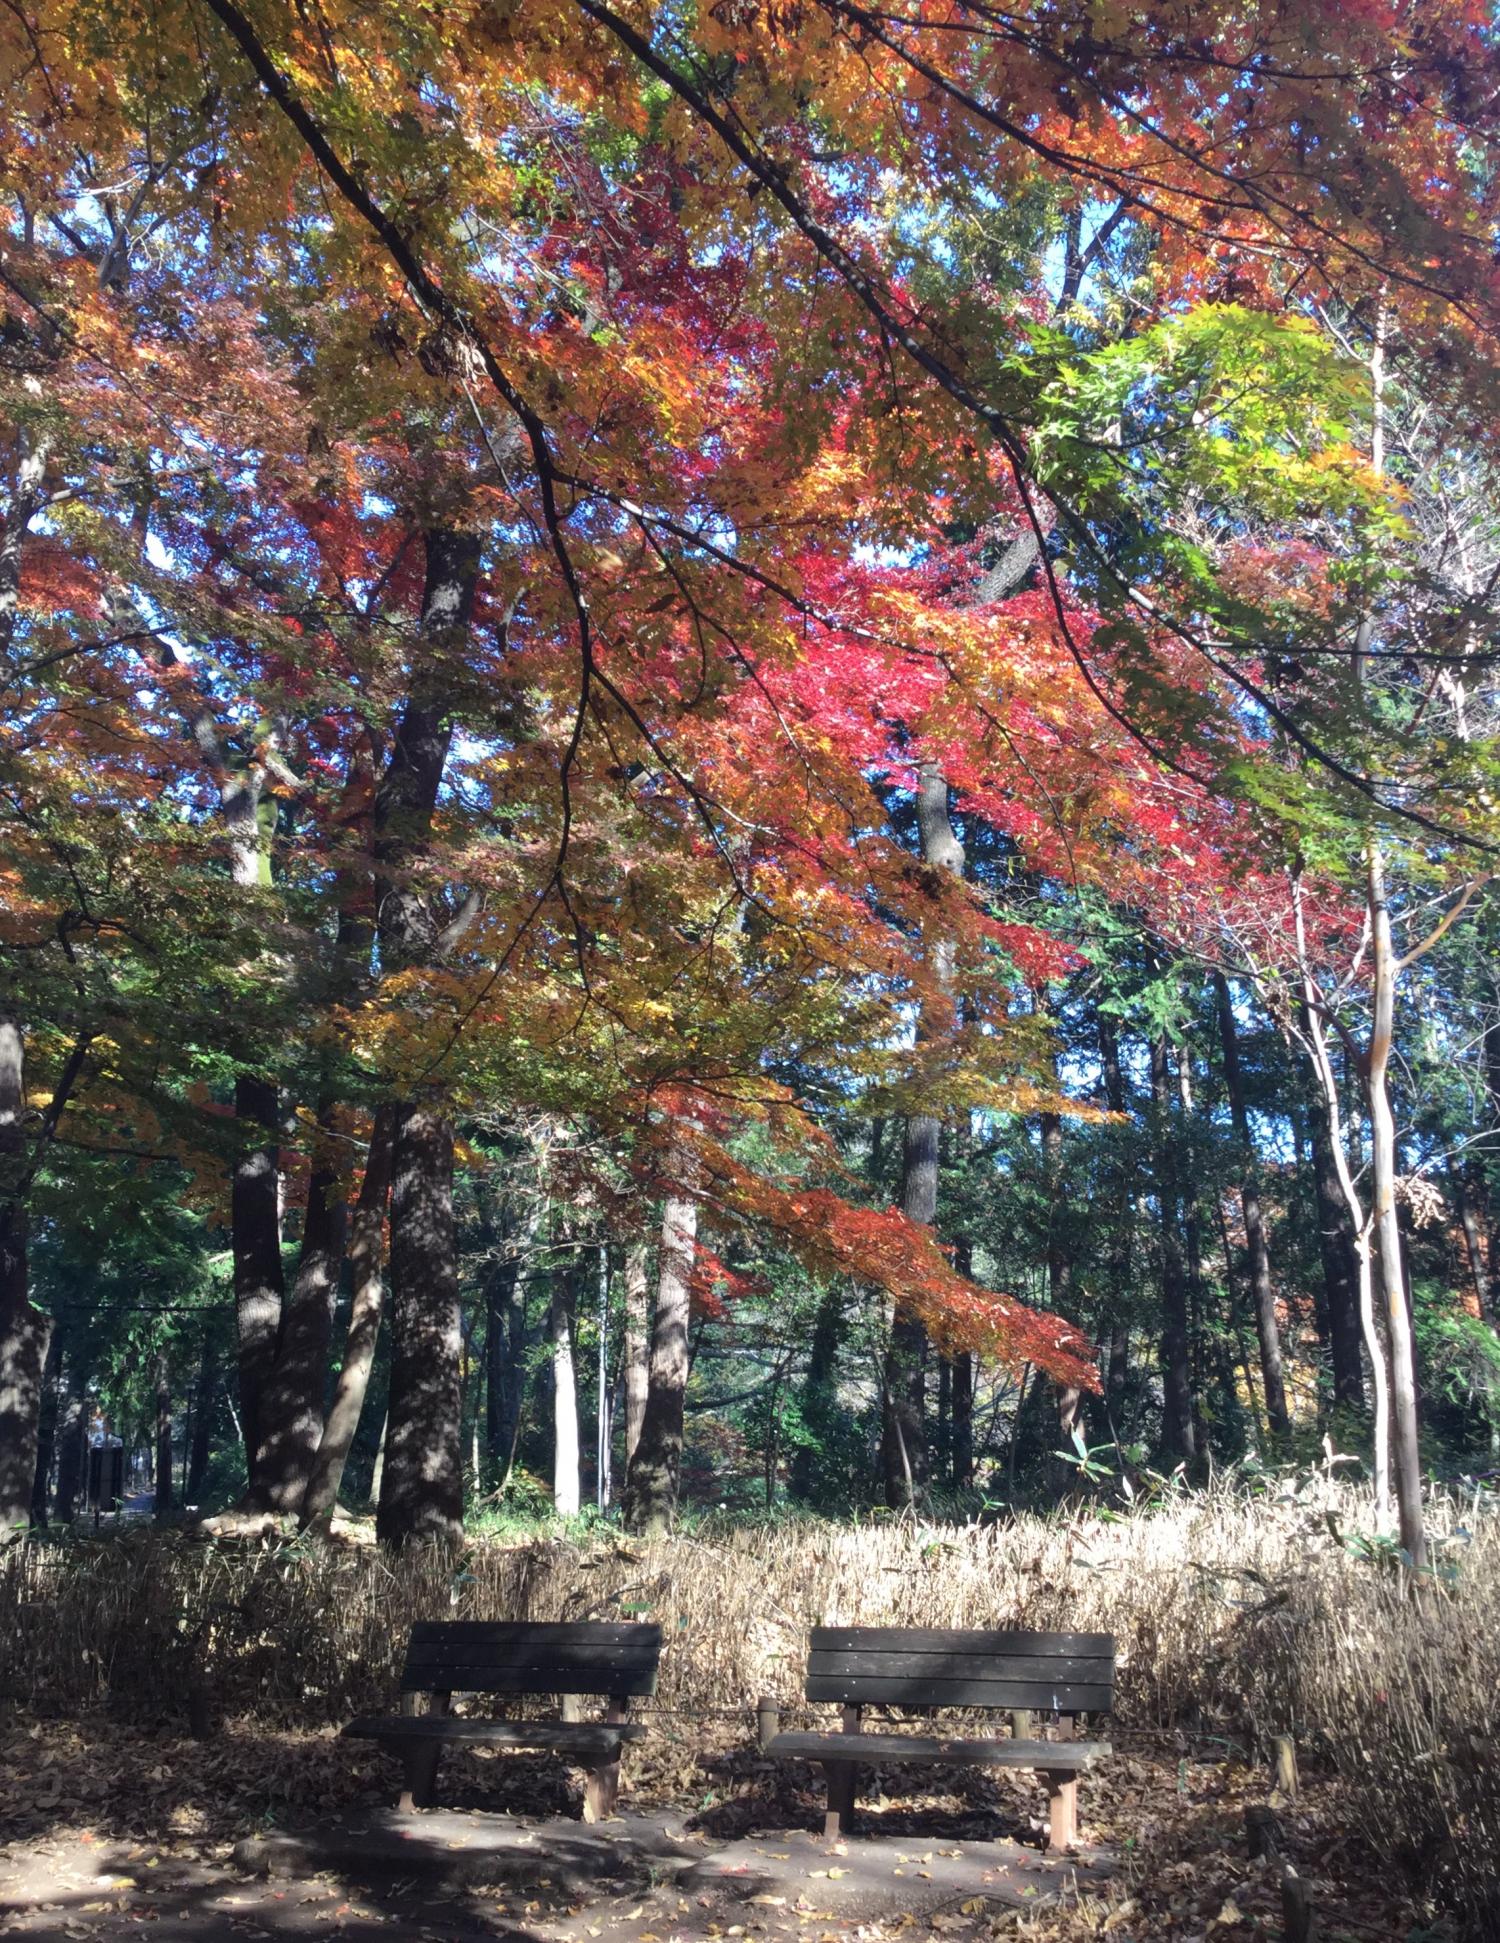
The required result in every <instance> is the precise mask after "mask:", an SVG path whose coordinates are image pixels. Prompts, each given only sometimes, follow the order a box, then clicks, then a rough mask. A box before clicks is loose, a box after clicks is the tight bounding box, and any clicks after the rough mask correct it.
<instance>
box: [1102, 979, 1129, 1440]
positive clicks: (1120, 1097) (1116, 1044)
mask: <svg viewBox="0 0 1500 1943" xmlns="http://www.w3.org/2000/svg"><path fill="white" fill-rule="evenodd" d="M1095 1016H1096V1020H1097V1023H1098V1028H1099V1064H1100V1067H1101V1069H1102V1071H1103V1075H1104V1104H1105V1105H1106V1106H1107V1107H1108V1108H1109V1110H1110V1112H1111V1113H1115V1114H1119V1115H1120V1116H1121V1117H1122V1118H1123V1116H1124V1114H1125V1112H1126V1107H1127V1101H1126V1095H1125V1072H1124V1068H1123V1067H1122V1066H1121V1064H1120V1035H1119V1032H1118V1030H1117V1028H1116V1026H1115V1022H1114V1019H1113V1018H1112V1017H1111V1016H1110V1015H1109V1013H1107V1012H1105V1011H1103V1010H1102V1009H1100V1010H1098V1011H1097V1012H1096V1015H1095ZM1114 1138H1115V1140H1116V1141H1117V1142H1118V1143H1119V1144H1120V1146H1121V1147H1122V1148H1123V1145H1124V1130H1123V1128H1121V1127H1118V1126H1117V1127H1116V1128H1115V1129H1114ZM1131 1216H1132V1208H1131V1169H1130V1167H1129V1166H1128V1165H1127V1164H1126V1161H1125V1159H1124V1156H1123V1154H1121V1155H1119V1156H1117V1157H1116V1158H1115V1161H1114V1165H1113V1166H1112V1168H1111V1170H1110V1182H1109V1239H1108V1242H1107V1243H1106V1246H1105V1264H1106V1275H1107V1278H1108V1286H1109V1349H1108V1354H1107V1357H1106V1362H1105V1378H1104V1402H1105V1408H1106V1409H1107V1410H1108V1412H1109V1427H1110V1435H1111V1436H1112V1437H1115V1438H1117V1439H1118V1437H1119V1436H1120V1433H1121V1428H1122V1425H1123V1420H1124V1413H1125V1381H1126V1376H1127V1373H1128V1369H1129V1360H1130V1312H1129V1302H1130V1263H1131V1255H1132V1253H1133V1247H1132V1243H1133V1239H1134V1234H1133V1222H1132V1219H1131Z"/></svg>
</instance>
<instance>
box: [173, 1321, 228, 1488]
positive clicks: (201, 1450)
mask: <svg viewBox="0 0 1500 1943" xmlns="http://www.w3.org/2000/svg"><path fill="white" fill-rule="evenodd" d="M218 1397H219V1369H218V1364H217V1361H216V1359H215V1356H214V1346H213V1334H212V1331H211V1330H210V1329H209V1328H208V1326H207V1325H205V1326H204V1330H203V1345H202V1348H201V1349H200V1351H199V1354H198V1380H197V1383H196V1385H195V1386H194V1389H193V1435H192V1439H191V1441H190V1442H189V1444H188V1461H187V1477H186V1478H185V1479H184V1481H183V1487H182V1496H183V1502H184V1503H185V1504H187V1505H197V1504H199V1503H201V1502H202V1498H203V1480H204V1478H205V1477H207V1475H208V1460H209V1458H210V1457H211V1456H212V1455H213V1422H214V1405H215V1403H216V1402H217V1401H218Z"/></svg>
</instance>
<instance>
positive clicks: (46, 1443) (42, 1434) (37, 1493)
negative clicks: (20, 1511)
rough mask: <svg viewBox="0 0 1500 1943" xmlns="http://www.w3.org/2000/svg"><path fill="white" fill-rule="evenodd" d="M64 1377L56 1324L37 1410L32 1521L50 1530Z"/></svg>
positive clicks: (41, 1529) (39, 1528)
mask: <svg viewBox="0 0 1500 1943" xmlns="http://www.w3.org/2000/svg"><path fill="white" fill-rule="evenodd" d="M61 1377H62V1331H61V1329H60V1328H58V1327H56V1326H54V1328H53V1330H52V1334H51V1337H50V1338H49V1340H48V1343H47V1360H46V1362H45V1363H43V1365H42V1397H41V1405H40V1408H39V1409H38V1412H37V1427H36V1480H35V1482H34V1483H33V1485H32V1487H31V1522H32V1524H33V1525H35V1526H36V1527H37V1529H38V1530H39V1531H45V1530H46V1529H47V1513H48V1510H49V1508H50V1505H51V1499H52V1465H53V1462H54V1460H55V1458H56V1456H57V1415H58V1402H59V1398H58V1383H59V1381H60V1380H61Z"/></svg>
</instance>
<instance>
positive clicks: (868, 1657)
mask: <svg viewBox="0 0 1500 1943" xmlns="http://www.w3.org/2000/svg"><path fill="white" fill-rule="evenodd" d="M1114 1684H1115V1643H1114V1640H1113V1639H1112V1638H1111V1636H1110V1635H1109V1634H1108V1633H998V1632H997V1633H991V1632H983V1633H981V1632H921V1631H917V1630H914V1629H908V1628H906V1627H894V1626H815V1627H814V1628H813V1632H812V1640H811V1650H810V1652H809V1654H808V1662H807V1698H808V1699H809V1700H837V1701H841V1702H842V1703H843V1731H842V1733H838V1734H782V1733H778V1732H777V1731H776V1730H777V1727H778V1725H779V1716H778V1714H777V1710H776V1708H775V1706H774V1703H772V1702H762V1704H761V1715H760V1720H761V1746H762V1749H763V1751H764V1752H765V1753H767V1754H772V1755H776V1756H779V1757H780V1758H782V1759H784V1760H804V1761H816V1762H818V1763H820V1764H821V1766H822V1768H823V1770H824V1772H825V1774H826V1775H827V1777H828V1813H827V1817H826V1819H825V1821H824V1825H823V1828H824V1834H825V1836H828V1837H833V1836H837V1835H840V1834H844V1833H847V1831H848V1830H849V1828H850V1826H851V1825H852V1822H853V1818H854V1797H855V1792H856V1781H857V1774H858V1767H859V1764H860V1763H861V1762H878V1763H880V1764H881V1765H882V1766H885V1765H887V1764H890V1763H898V1762H929V1761H930V1762H936V1763H940V1764H941V1765H943V1766H948V1767H994V1768H1031V1769H1033V1770H1035V1771H1036V1772H1037V1773H1039V1774H1041V1775H1043V1776H1044V1777H1045V1778H1046V1783H1047V1797H1048V1810H1049V1812H1048V1830H1049V1836H1048V1839H1049V1842H1050V1845H1051V1846H1052V1847H1053V1848H1057V1849H1068V1848H1071V1847H1072V1846H1073V1845H1074V1843H1075V1842H1076V1841H1077V1839H1078V1777H1079V1775H1080V1774H1081V1773H1083V1772H1084V1771H1085V1770H1086V1769H1088V1768H1091V1767H1092V1766H1093V1765H1094V1764H1095V1762H1097V1761H1102V1760H1104V1759H1105V1758H1106V1757H1107V1756H1108V1754H1109V1747H1108V1744H1107V1743H1106V1742H1103V1741H1085V1740H1079V1739H1077V1738H1069V1739H1066V1740H1034V1739H1032V1738H1031V1735H1032V1716H1033V1714H1035V1713H1038V1712H1045V1713H1055V1714H1059V1715H1061V1716H1063V1718H1064V1720H1065V1721H1066V1722H1067V1724H1068V1731H1069V1734H1070V1735H1076V1730H1077V1717H1078V1715H1080V1714H1102V1713H1108V1712H1109V1711H1110V1708H1111V1707H1112V1705H1113V1703H1114ZM867 1707H882V1708H885V1707H899V1708H902V1709H917V1710H921V1711H927V1710H930V1709H933V1708H939V1707H974V1708H996V1709H1001V1710H1003V1711H1005V1712H1007V1713H1009V1714H1010V1716H1011V1733H1010V1735H1009V1736H1002V1737H996V1738H993V1739H992V1738H989V1737H978V1738H975V1737H970V1736H964V1737H962V1738H960V1737H957V1736H955V1737H951V1738H948V1737H937V1736H933V1735H925V1734H866V1733H863V1732H862V1731H861V1718H862V1715H863V1712H864V1710H865V1708H867Z"/></svg>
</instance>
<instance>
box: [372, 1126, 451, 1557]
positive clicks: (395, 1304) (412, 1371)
mask: <svg viewBox="0 0 1500 1943" xmlns="http://www.w3.org/2000/svg"><path fill="white" fill-rule="evenodd" d="M460 1349H461V1336H460V1330H459V1318H458V1273H457V1263H456V1261H455V1257H454V1247H453V1123H452V1122H451V1121H450V1120H449V1118H448V1117H447V1115H446V1113H444V1112H443V1110H442V1108H441V1107H440V1106H439V1105H437V1104H431V1103H425V1102H418V1101H410V1102H407V1103H406V1104H405V1105H403V1106H401V1107H400V1108H398V1110H397V1119H396V1127H395V1145H394V1158H393V1162H392V1173H391V1387H390V1400H389V1402H388V1404H387V1414H386V1437H385V1472H384V1476H383V1478H382V1481H381V1489H380V1508H379V1512H378V1514H377V1517H376V1526H375V1528H376V1533H377V1535H378V1536H379V1538H380V1540H381V1542H382V1543H383V1544H388V1545H400V1544H404V1543H405V1542H406V1541H408V1540H419V1541H426V1540H432V1541H439V1542H443V1543H451V1542H455V1541H457V1540H458V1539H459V1538H461V1537H462V1535H463V1516H464V1495H463V1452H462V1448H461V1445H462V1422H461V1418H462V1407H463V1394H462V1386H461V1380H460V1371H459V1359H460Z"/></svg>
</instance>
